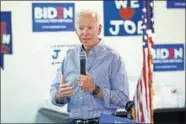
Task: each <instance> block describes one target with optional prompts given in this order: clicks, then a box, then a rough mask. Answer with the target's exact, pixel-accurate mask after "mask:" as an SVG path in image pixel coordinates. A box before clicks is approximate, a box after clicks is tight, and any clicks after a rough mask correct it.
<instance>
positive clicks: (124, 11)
mask: <svg viewBox="0 0 186 124" xmlns="http://www.w3.org/2000/svg"><path fill="white" fill-rule="evenodd" d="M142 2H143V1H142V0H135V1H134V0H125V1H119V0H104V1H103V10H104V12H103V14H104V36H136V35H141V34H142V17H141V16H142Z"/></svg>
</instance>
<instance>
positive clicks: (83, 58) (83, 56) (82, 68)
mask: <svg viewBox="0 0 186 124" xmlns="http://www.w3.org/2000/svg"><path fill="white" fill-rule="evenodd" d="M86 68H87V55H86V52H85V47H84V46H83V45H82V47H81V51H80V74H82V75H86Z"/></svg>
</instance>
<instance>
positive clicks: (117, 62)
mask: <svg viewBox="0 0 186 124" xmlns="http://www.w3.org/2000/svg"><path fill="white" fill-rule="evenodd" d="M110 84H111V87H110V88H104V87H102V90H103V99H104V104H105V106H106V107H107V108H113V109H114V108H116V109H118V108H125V105H126V103H127V102H128V101H129V86H128V77H127V73H126V68H125V65H124V63H123V61H122V59H121V57H119V56H118V57H117V56H116V57H114V58H113V61H112V63H111V65H110Z"/></svg>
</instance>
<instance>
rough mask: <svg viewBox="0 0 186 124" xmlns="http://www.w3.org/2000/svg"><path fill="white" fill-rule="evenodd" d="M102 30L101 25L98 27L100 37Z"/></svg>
mask: <svg viewBox="0 0 186 124" xmlns="http://www.w3.org/2000/svg"><path fill="white" fill-rule="evenodd" d="M101 30H102V25H101V24H99V26H98V35H100V34H101Z"/></svg>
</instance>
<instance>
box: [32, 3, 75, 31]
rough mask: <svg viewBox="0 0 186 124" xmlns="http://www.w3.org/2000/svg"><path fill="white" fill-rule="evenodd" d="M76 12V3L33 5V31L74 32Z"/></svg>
mask: <svg viewBox="0 0 186 124" xmlns="http://www.w3.org/2000/svg"><path fill="white" fill-rule="evenodd" d="M74 12H75V7H74V3H32V30H33V32H53V31H74Z"/></svg>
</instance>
